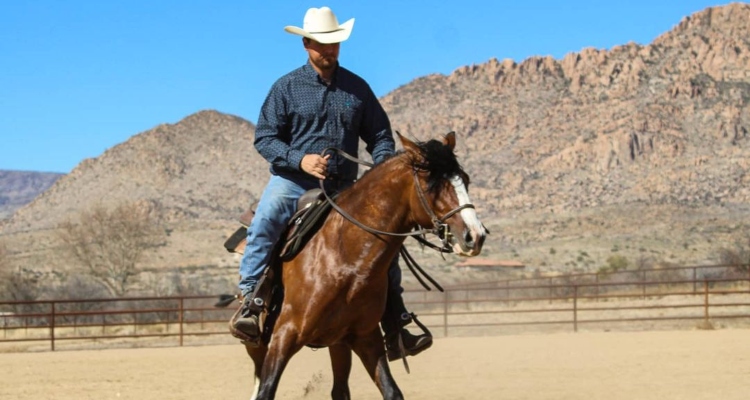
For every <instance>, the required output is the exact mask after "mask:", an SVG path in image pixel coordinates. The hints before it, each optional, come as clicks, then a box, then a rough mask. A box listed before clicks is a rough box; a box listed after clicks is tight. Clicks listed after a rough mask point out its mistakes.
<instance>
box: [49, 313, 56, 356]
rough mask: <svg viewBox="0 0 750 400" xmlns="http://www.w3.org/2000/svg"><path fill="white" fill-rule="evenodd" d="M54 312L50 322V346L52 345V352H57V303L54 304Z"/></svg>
mask: <svg viewBox="0 0 750 400" xmlns="http://www.w3.org/2000/svg"><path fill="white" fill-rule="evenodd" d="M50 304H52V312H51V314H50V320H49V338H50V344H51V345H52V351H55V302H54V301H53V302H52V303H50Z"/></svg>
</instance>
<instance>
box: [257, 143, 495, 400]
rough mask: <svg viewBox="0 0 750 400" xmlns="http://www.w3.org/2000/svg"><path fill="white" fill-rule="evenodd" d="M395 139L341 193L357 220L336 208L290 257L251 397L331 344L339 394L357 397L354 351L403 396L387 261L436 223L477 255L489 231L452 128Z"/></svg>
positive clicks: (449, 242) (447, 240) (266, 392)
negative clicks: (393, 365)
mask: <svg viewBox="0 0 750 400" xmlns="http://www.w3.org/2000/svg"><path fill="white" fill-rule="evenodd" d="M397 134H398V132H397ZM398 137H399V138H400V140H401V143H402V145H403V150H401V151H399V152H398V153H396V154H395V155H394V156H392V157H390V158H388V159H387V160H385V161H384V162H382V163H380V164H378V165H376V166H375V167H374V168H372V169H371V170H369V171H367V172H366V173H365V174H363V175H362V177H361V179H359V180H358V181H357V182H356V183H354V184H353V185H352V186H350V187H349V188H347V189H345V190H344V191H342V192H341V193H340V194H339V195H338V197H336V199H335V202H336V204H337V206H338V207H339V208H340V210H345V213H346V214H348V217H349V218H353V219H354V220H356V222H358V223H353V222H352V221H351V220H349V219H347V218H345V217H344V216H343V215H342V214H341V212H331V213H330V214H329V215H328V216H327V217H326V219H325V221H324V222H323V223H322V225H321V226H320V229H319V230H318V231H317V232H316V233H315V235H314V236H312V238H311V239H310V241H309V242H308V243H307V244H306V245H305V247H304V248H303V249H302V250H301V251H300V252H299V253H298V254H297V255H296V256H295V257H294V258H293V259H291V260H288V261H285V262H284V263H283V265H282V268H281V269H280V271H281V277H280V282H281V285H282V287H283V299H281V304H280V307H278V308H277V309H278V314H277V315H276V320H275V324H274V326H273V330H272V332H271V333H270V337H269V339H268V340H264V341H261V343H259V344H246V349H247V353H248V354H249V355H250V357H251V358H252V360H253V363H254V365H255V392H254V394H253V397H252V399H253V400H265V399H273V398H274V396H275V394H276V390H277V388H278V385H279V380H280V379H281V375H282V373H283V371H284V368H285V367H286V366H287V363H288V362H289V360H290V359H291V358H292V356H293V355H294V354H295V353H297V352H298V351H299V350H300V349H302V348H303V347H304V346H311V347H328V349H329V352H330V357H331V364H332V368H333V389H332V391H331V396H332V398H333V399H350V392H349V386H348V378H349V373H350V371H351V365H352V351H353V352H354V353H356V354H357V356H358V357H359V358H360V360H361V361H362V364H364V367H365V369H366V370H367V372H368V374H369V375H370V377H371V378H372V380H373V381H374V383H375V384H376V385H377V387H378V389H379V390H380V392H381V394H382V395H383V398H384V399H402V398H403V395H402V393H401V390H400V389H399V388H398V386H397V385H396V382H395V381H394V379H393V376H392V375H391V372H390V369H389V368H388V361H387V359H386V355H385V346H384V345H383V336H382V334H381V331H380V327H379V325H378V324H379V323H380V319H381V316H382V315H383V312H384V310H385V306H386V296H387V291H388V276H387V274H388V268H389V266H390V264H391V261H392V260H393V258H394V257H396V255H397V254H398V252H399V248H400V247H401V245H402V243H403V241H404V240H405V237H406V236H403V234H406V233H408V232H410V231H412V230H413V229H414V228H416V227H422V228H429V229H433V230H434V231H435V232H438V231H439V232H440V236H441V238H442V240H443V244H444V246H445V247H450V248H452V250H453V252H455V253H457V254H459V255H464V256H476V255H478V254H479V253H480V251H481V249H482V244H483V243H484V239H485V236H486V234H487V231H486V229H485V228H484V226H483V225H482V223H481V222H480V221H479V219H478V218H477V214H476V211H475V210H474V207H473V205H472V204H471V202H470V199H469V195H468V190H467V187H468V184H469V176H468V175H467V174H466V173H465V172H464V171H463V169H462V167H461V166H460V164H459V163H458V160H457V159H456V155H455V153H454V148H455V145H456V137H455V134H454V133H453V132H451V133H449V134H447V135H446V136H444V137H443V138H442V140H430V141H428V142H413V141H411V140H409V139H407V138H405V137H403V136H401V134H398ZM438 216H442V218H438ZM363 227H367V230H366V229H363ZM373 232H380V233H373ZM390 232H392V233H394V234H401V236H399V235H391V234H388V233H390Z"/></svg>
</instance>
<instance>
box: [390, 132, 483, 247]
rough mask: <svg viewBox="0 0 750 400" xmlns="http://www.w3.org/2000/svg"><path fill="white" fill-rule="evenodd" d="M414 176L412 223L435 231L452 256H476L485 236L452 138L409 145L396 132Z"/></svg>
mask: <svg viewBox="0 0 750 400" xmlns="http://www.w3.org/2000/svg"><path fill="white" fill-rule="evenodd" d="M396 134H397V135H398V137H399V139H400V140H401V143H402V145H403V147H404V151H405V152H406V153H407V154H408V159H409V160H410V161H409V162H410V164H411V168H412V171H413V174H414V193H413V194H412V195H411V202H412V207H411V209H412V210H413V215H414V219H415V221H416V223H417V224H419V225H420V226H422V227H426V228H432V229H435V231H436V232H437V234H438V236H439V237H440V239H441V240H442V241H443V245H444V246H446V247H450V248H451V249H452V250H453V251H454V252H455V253H456V254H458V255H462V256H469V257H471V256H476V255H478V254H479V253H480V252H481V251H482V245H483V244H484V240H485V238H486V236H487V234H488V233H489V232H488V231H487V229H486V228H485V227H484V225H482V222H481V221H480V220H479V218H478V217H477V213H476V210H475V209H474V205H473V204H472V203H471V199H470V198H469V190H468V188H469V175H468V174H467V173H466V172H464V170H463V168H462V167H461V165H460V164H459V162H458V159H457V158H456V154H455V152H454V149H455V147H456V135H455V133H454V132H450V133H448V134H447V135H445V136H444V137H443V140H442V141H440V140H434V139H433V140H430V141H427V142H413V141H411V140H409V139H407V138H405V137H404V136H402V135H401V134H400V133H398V132H396Z"/></svg>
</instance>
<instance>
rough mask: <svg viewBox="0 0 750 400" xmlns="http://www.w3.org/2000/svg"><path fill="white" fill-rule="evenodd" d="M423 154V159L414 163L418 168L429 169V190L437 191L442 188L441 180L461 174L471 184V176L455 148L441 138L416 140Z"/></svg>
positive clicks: (467, 183) (466, 182)
mask: <svg viewBox="0 0 750 400" xmlns="http://www.w3.org/2000/svg"><path fill="white" fill-rule="evenodd" d="M415 144H416V145H417V147H418V148H419V152H420V154H421V155H422V159H417V160H414V162H413V165H414V167H415V168H417V169H418V170H422V171H427V173H428V175H427V190H428V191H430V192H435V191H438V190H440V187H441V182H444V181H445V179H450V178H451V177H452V176H454V175H459V176H460V177H461V178H462V179H463V180H464V184H466V185H467V186H468V185H469V176H468V175H467V174H466V172H464V170H463V168H462V167H461V164H459V163H458V159H457V158H456V154H455V153H454V152H453V149H451V148H450V147H448V146H446V145H445V144H443V142H441V141H439V140H435V139H433V140H430V141H427V142H415Z"/></svg>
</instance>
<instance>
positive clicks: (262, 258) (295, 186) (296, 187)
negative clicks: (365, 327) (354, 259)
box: [238, 175, 403, 295]
mask: <svg viewBox="0 0 750 400" xmlns="http://www.w3.org/2000/svg"><path fill="white" fill-rule="evenodd" d="M315 187H318V186H317V184H314V183H310V182H309V181H301V180H300V181H295V180H291V179H288V178H285V177H281V176H278V175H272V176H271V179H270V180H269V181H268V185H266V188H265V189H264V190H263V194H262V195H261V196H260V201H259V202H258V207H257V208H256V210H255V216H254V217H253V220H252V222H250V226H249V227H248V228H247V245H246V246H245V253H244V254H243V256H242V261H240V283H239V285H238V286H239V288H240V291H242V294H243V295H248V294H250V293H251V292H252V291H253V290H254V289H255V286H256V285H257V284H258V279H260V276H261V275H262V274H263V271H264V270H265V269H266V267H267V266H268V262H269V260H270V259H271V251H273V248H274V246H275V245H276V242H277V241H278V240H279V238H280V237H281V234H282V233H284V229H285V228H286V225H287V222H288V221H289V220H290V219H291V218H292V215H294V213H295V212H296V211H297V200H298V199H299V198H300V197H301V196H302V195H303V194H304V193H305V192H306V191H308V190H309V189H313V188H315ZM329 193H330V192H329ZM332 212H335V211H332ZM388 278H389V279H388V280H389V286H390V289H389V290H396V291H397V292H398V293H399V294H400V293H401V292H403V288H401V268H399V266H398V257H396V258H394V260H393V262H392V263H391V267H390V269H389V271H388Z"/></svg>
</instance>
